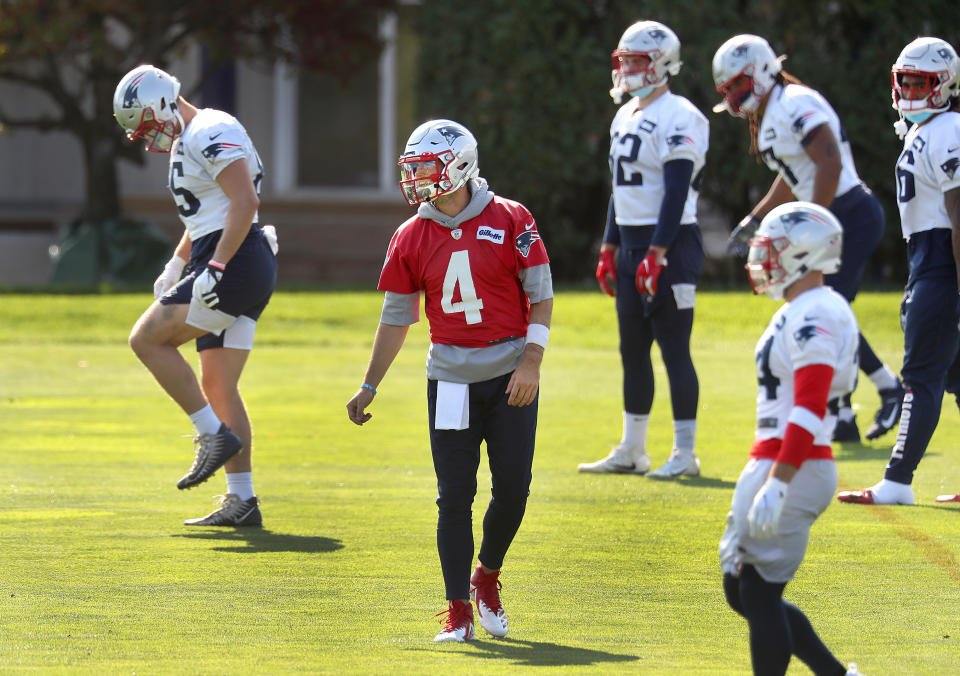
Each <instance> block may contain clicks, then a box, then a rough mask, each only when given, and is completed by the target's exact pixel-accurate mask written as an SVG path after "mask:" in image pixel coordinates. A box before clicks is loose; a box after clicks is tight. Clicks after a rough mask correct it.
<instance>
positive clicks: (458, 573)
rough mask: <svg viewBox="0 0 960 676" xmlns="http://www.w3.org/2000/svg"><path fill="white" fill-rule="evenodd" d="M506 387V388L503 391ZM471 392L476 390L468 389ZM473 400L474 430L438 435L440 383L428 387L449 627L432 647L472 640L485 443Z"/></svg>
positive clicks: (479, 412) (439, 549)
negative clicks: (476, 507) (476, 521)
mask: <svg viewBox="0 0 960 676" xmlns="http://www.w3.org/2000/svg"><path fill="white" fill-rule="evenodd" d="M505 388H506V385H504V389H505ZM470 389H471V390H473V386H472V385H471V386H470ZM468 396H469V397H470V426H469V427H468V428H466V429H463V430H448V429H442V430H438V429H436V416H437V381H436V380H428V381H427V418H428V422H429V426H430V451H431V454H432V456H433V467H434V471H435V472H436V475H437V552H438V554H439V556H440V570H441V572H442V574H443V583H444V590H445V593H446V599H447V601H448V603H449V606H448V608H447V610H446V611H444V613H441V614H446V615H447V619H446V624H445V626H444V628H443V630H442V631H441V632H440V633H439V634H437V635H436V636H435V637H434V641H464V640H469V639H472V638H473V637H474V627H473V610H472V606H471V605H470V565H471V563H472V562H473V551H474V543H473V513H472V506H473V498H474V496H475V495H476V492H477V468H478V467H479V466H480V444H481V441H482V439H483V422H482V417H483V416H482V409H481V408H480V407H476V406H475V405H474V392H473V391H471V392H470V393H469V395H468Z"/></svg>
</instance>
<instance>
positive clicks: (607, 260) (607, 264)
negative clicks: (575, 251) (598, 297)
mask: <svg viewBox="0 0 960 676" xmlns="http://www.w3.org/2000/svg"><path fill="white" fill-rule="evenodd" d="M597 281H598V282H600V288H601V289H603V290H604V291H605V292H606V294H607V295H608V296H616V295H617V292H616V291H615V289H616V288H617V261H616V259H615V258H614V255H613V249H605V250H603V251H601V252H600V260H599V261H598V262H597Z"/></svg>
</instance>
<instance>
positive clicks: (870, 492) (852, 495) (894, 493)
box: [837, 479, 914, 505]
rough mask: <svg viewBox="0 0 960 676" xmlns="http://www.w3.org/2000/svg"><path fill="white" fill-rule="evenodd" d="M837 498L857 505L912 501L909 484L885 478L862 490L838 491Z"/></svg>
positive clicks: (905, 503)
mask: <svg viewBox="0 0 960 676" xmlns="http://www.w3.org/2000/svg"><path fill="white" fill-rule="evenodd" d="M837 500H839V501H840V502H852V503H854V504H857V505H912V504H913V502H914V498H913V489H912V488H910V485H909V484H902V483H899V482H897V481H888V480H887V479H883V480H882V481H881V482H880V483H878V484H877V485H875V486H871V487H870V488H864V489H863V490H859V491H840V493H838V494H837Z"/></svg>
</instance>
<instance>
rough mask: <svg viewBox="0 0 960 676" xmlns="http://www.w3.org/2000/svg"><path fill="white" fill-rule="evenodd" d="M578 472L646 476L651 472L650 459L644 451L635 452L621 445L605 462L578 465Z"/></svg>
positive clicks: (616, 447) (598, 461)
mask: <svg viewBox="0 0 960 676" xmlns="http://www.w3.org/2000/svg"><path fill="white" fill-rule="evenodd" d="M577 471H578V472H586V473H588V474H646V473H647V472H649V471H650V458H648V457H647V454H646V453H645V452H644V451H634V450H631V449H629V448H627V447H626V446H624V445H623V444H620V445H619V446H615V447H614V449H613V450H612V451H610V455H608V456H607V457H606V458H604V459H603V460H597V461H596V462H581V463H580V464H579V465H577Z"/></svg>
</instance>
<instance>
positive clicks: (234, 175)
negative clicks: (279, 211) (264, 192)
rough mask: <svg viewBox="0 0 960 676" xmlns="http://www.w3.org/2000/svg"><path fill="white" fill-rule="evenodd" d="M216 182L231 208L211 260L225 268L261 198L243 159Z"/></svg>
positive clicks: (231, 166) (240, 242)
mask: <svg viewBox="0 0 960 676" xmlns="http://www.w3.org/2000/svg"><path fill="white" fill-rule="evenodd" d="M217 183H218V184H219V185H220V187H221V188H222V189H223V192H224V193H225V194H226V195H227V197H229V198H230V208H229V209H228V210H227V217H226V220H225V221H224V225H223V234H222V235H221V236H220V241H219V242H218V243H217V248H216V250H214V252H213V260H214V261H216V262H218V263H222V264H223V265H226V264H227V263H228V262H229V261H230V259H231V258H233V255H234V254H235V253H237V249H239V248H240V245H241V244H242V243H243V240H244V239H246V237H247V233H248V232H249V231H250V224H251V223H253V217H254V216H255V215H256V213H257V209H259V208H260V198H259V197H258V196H257V189H256V188H255V187H254V185H253V179H252V178H250V168H249V166H247V160H246V159H244V158H242V157H241V158H239V159H237V160H234V161H233V162H231V163H230V164H229V165H227V167H226V168H224V169H223V170H222V171H221V172H220V173H219V174H217Z"/></svg>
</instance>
